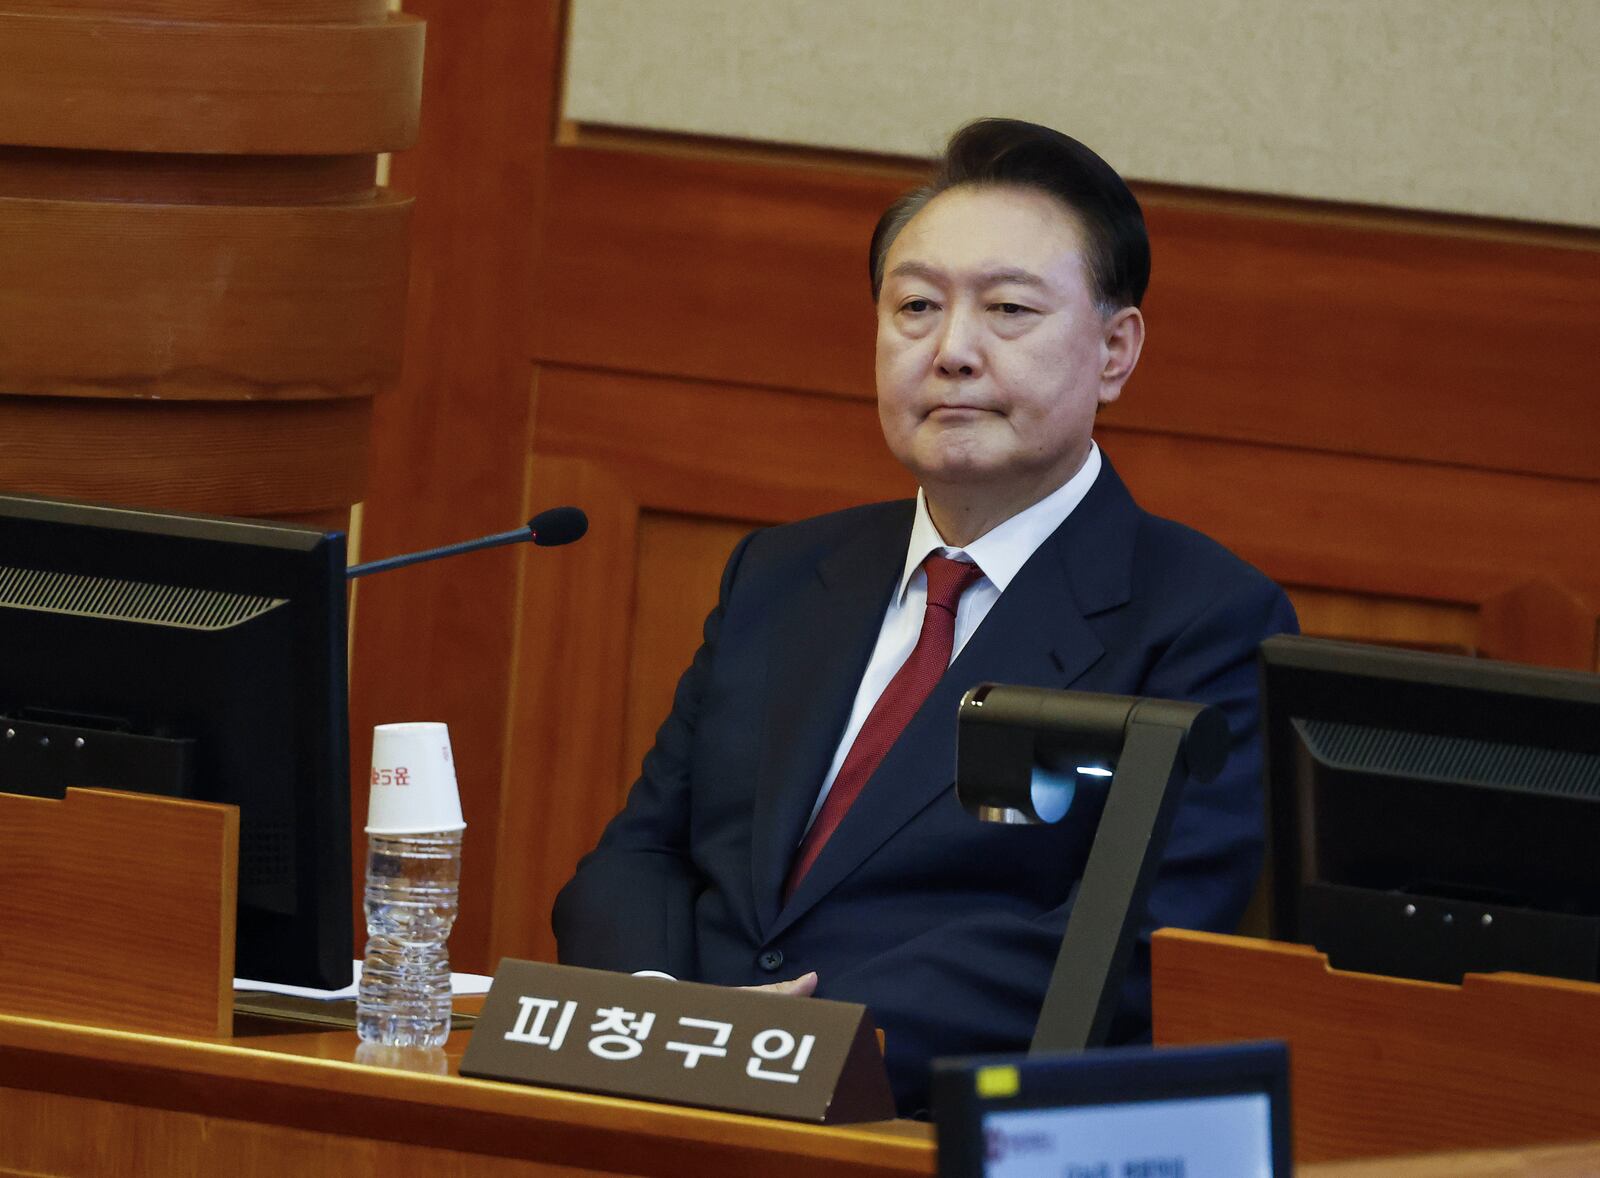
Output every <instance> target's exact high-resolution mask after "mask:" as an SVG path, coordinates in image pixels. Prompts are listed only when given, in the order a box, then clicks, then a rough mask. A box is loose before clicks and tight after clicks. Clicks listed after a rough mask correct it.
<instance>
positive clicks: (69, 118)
mask: <svg viewBox="0 0 1600 1178" xmlns="http://www.w3.org/2000/svg"><path fill="white" fill-rule="evenodd" d="M105 7H106V8H111V7H112V6H110V5H107V6H105ZM256 7H257V8H259V9H263V10H265V9H270V7H271V5H270V4H268V3H262V4H259V5H257V6H256ZM338 7H341V6H334V10H333V13H332V15H320V16H319V17H318V18H316V19H315V20H311V21H306V22H305V23H300V24H290V23H285V22H282V21H273V20H271V19H270V18H269V23H249V22H242V21H238V20H233V21H228V20H222V21H218V20H215V19H209V18H205V17H202V18H201V19H195V20H186V21H175V20H149V19H144V18H142V16H140V15H134V16H132V17H129V16H125V15H124V14H122V13H121V12H120V11H112V12H107V11H105V10H104V9H102V10H101V11H97V12H82V11H79V12H73V11H71V10H67V11H47V12H26V11H22V12H19V11H4V12H0V127H3V128H4V131H3V132H0V134H4V136H5V141H6V142H7V143H12V144H19V145H29V146H39V147H71V148H81V149H87V150H108V149H109V150H122V151H159V152H222V153H237V154H264V155H280V154H290V155H301V154H303V155H342V154H348V153H351V152H374V151H390V150H397V149H399V148H403V147H407V146H409V145H410V144H411V142H412V140H413V139H414V138H415V137H416V130H417V106H418V98H419V87H420V84H421V80H422V78H421V68H420V67H421V65H422V46H423V26H422V22H420V21H418V20H417V19H416V18H415V17H414V16H405V15H401V14H398V13H396V14H389V13H386V12H382V13H377V14H374V19H369V20H366V21H349V20H343V21H341V20H339V19H338V18H339V16H340V15H341V14H340V13H338V11H337V8H338ZM342 7H345V8H348V7H349V6H348V5H344V6H342ZM7 8H8V9H10V8H11V6H10V5H9V4H8V5H7Z"/></svg>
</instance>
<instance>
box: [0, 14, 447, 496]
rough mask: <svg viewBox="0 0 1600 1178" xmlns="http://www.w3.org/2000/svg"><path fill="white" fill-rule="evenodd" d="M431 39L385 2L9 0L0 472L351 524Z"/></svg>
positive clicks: (386, 373)
mask: <svg viewBox="0 0 1600 1178" xmlns="http://www.w3.org/2000/svg"><path fill="white" fill-rule="evenodd" d="M422 46H423V26H422V24H421V22H420V21H418V20H417V19H416V18H414V17H409V16H400V15H394V14H390V13H389V12H388V11H387V6H386V5H385V3H384V2H383V0H0V487H3V488H5V489H8V490H21V491H31V492H36V493H41V494H49V495H61V496H66V497H72V498H82V499H91V500H99V501H105V502H114V503H121V504H133V505H139V506H154V507H169V508H176V509H189V510H197V511H206V512H215V513H222V514H233V515H252V516H269V517H275V518H300V519H308V520H317V521H321V522H326V523H332V524H335V525H339V526H342V524H343V522H344V521H345V520H347V519H348V508H349V506H350V505H351V504H352V503H355V502H356V501H357V500H359V499H360V498H361V497H362V493H363V489H364V486H365V481H366V464H367V449H368V434H369V429H370V425H369V423H370V418H371V404H372V398H373V396H374V395H375V394H377V393H378V392H379V391H380V390H382V389H383V388H384V387H385V386H387V385H390V384H392V383H393V382H394V381H395V379H396V376H397V373H398V371H399V365H400V357H401V340H402V337H403V329H404V315H405V297H406V270H407V252H406V222H407V217H408V214H409V209H410V201H408V200H404V199H399V198H396V197H394V196H391V195H390V194H389V193H387V192H386V191H384V190H382V189H380V188H378V187H377V186H376V184H375V182H374V175H375V161H376V153H378V152H383V151H393V150H398V149H401V148H404V147H407V146H409V145H410V144H411V143H412V141H413V140H414V138H415V136H416V130H417V120H418V110H419V103H420V96H421V72H422Z"/></svg>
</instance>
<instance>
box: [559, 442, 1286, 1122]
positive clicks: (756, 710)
mask: <svg viewBox="0 0 1600 1178" xmlns="http://www.w3.org/2000/svg"><path fill="white" fill-rule="evenodd" d="M913 512H914V504H913V503H912V502H910V501H905V502H897V503H882V504H874V505H871V506H867V507H860V508H854V509H851V510H848V511H842V512H838V513H836V514H833V515H827V516H821V517H818V518H815V519H809V520H804V521H801V522H799V523H795V524H788V525H785V526H782V527H776V528H770V529H765V530H763V531H759V532H756V533H754V534H753V535H751V536H749V537H747V538H746V539H745V540H743V541H742V542H741V543H740V544H739V546H738V547H737V548H736V549H735V550H734V553H733V555H732V557H731V558H730V559H729V561H728V565H727V569H726V572H725V573H724V575H723V579H722V589H721V595H720V599H719V601H718V603H717V606H716V608H715V609H714V610H712V612H711V615H710V617H709V618H708V619H707V620H706V625H705V640H704V643H703V645H702V646H701V647H700V649H699V651H698V653H696V655H695V658H694V662H693V663H692V664H691V666H690V667H689V669H688V671H686V672H685V673H684V675H683V678H682V679H681V680H680V682H679V684H678V689H677V694H676V696H675V699H674V702H673V709H672V714H671V715H670V716H668V717H667V720H666V722H665V723H664V724H663V725H662V726H661V729H660V731H659V732H658V733H657V734H656V743H655V747H654V748H652V749H651V751H650V753H649V755H648V756H647V757H646V758H645V761H644V768H643V774H642V776H641V777H640V778H639V780H638V782H637V783H636V784H635V785H634V787H633V790H632V792H631V793H630V794H629V797H628V801H627V805H626V806H625V807H624V809H623V810H622V812H621V813H620V814H618V815H617V817H616V818H615V819H614V820H613V821H612V822H611V824H610V825H609V826H608V827H607V829H606V831H605V833H604V835H603V836H602V837H601V840H600V843H599V846H598V847H597V848H596V849H595V850H594V851H593V852H591V853H590V854H589V855H588V856H586V857H585V858H584V859H583V860H582V862H581V863H580V864H579V865H578V869H577V872H576V874H575V876H574V877H573V879H572V881H571V882H570V883H568V884H567V886H566V887H565V888H564V889H563V890H562V892H561V895H560V896H559V898H558V899H557V901H556V906H555V913H554V925H555V932H556V937H557V943H558V946H559V952H560V957H561V960H562V961H565V962H568V963H571V964H576V965H586V966H592V967H596V968H601V969H616V970H639V969H660V970H665V971H667V972H668V973H671V974H673V975H675V976H677V977H679V978H685V979H693V980H698V981H705V982H714V983H719V984H727V985H748V984H756V983H764V982H771V981H775V980H778V979H782V978H790V977H795V976H797V975H799V974H802V973H804V972H806V971H807V970H816V971H817V973H818V975H819V977H820V984H819V986H818V990H817V994H818V996H820V997H824V998H838V999H843V1000H846V1001H851V1002H862V1003H865V1004H866V1005H867V1006H868V1007H870V1008H871V1012H872V1015H873V1017H874V1018H875V1019H876V1021H877V1023H878V1025H879V1026H881V1027H883V1029H884V1031H885V1039H886V1058H887V1062H888V1066H889V1073H890V1079H891V1082H892V1084H893V1086H894V1088H895V1094H896V1100H897V1102H898V1104H899V1107H900V1109H901V1111H902V1112H913V1111H915V1110H918V1109H920V1108H923V1107H925V1106H926V1103H927V1099H926V1093H927V1079H928V1062H929V1060H930V1059H932V1058H933V1057H934V1056H938V1055H950V1054H966V1053H976V1052H993V1051H1009V1050H1019V1049H1022V1048H1024V1047H1026V1045H1027V1043H1028V1040H1029V1038H1030V1036H1031V1034H1032V1031H1033V1024H1034V1021H1035V1019H1036V1018H1037V1016H1038V1011H1039V1005H1040V1003H1041V1001H1042V999H1043V996H1044V992H1045V988H1046V986H1047V984H1048V982H1049V978H1050V972H1051V968H1052V966H1053V964H1054V962H1055V957H1056V953H1057V950H1058V949H1059V946H1060V942H1061V935H1062V931H1063V929H1064V928H1065V925H1066V918H1067V914H1068V912H1069V911H1070V907H1071V904H1072V900H1073V895H1074V888H1075V886H1076V884H1077V882H1078V880H1079V878H1080V876H1081V874H1082V871H1083V867H1084V864H1085V861H1086V858H1087V855H1088V850H1089V846H1090V843H1091V840H1092V838H1093V833H1094V826H1095V821H1096V819H1097V816H1098V810H1099V805H1098V803H1099V802H1100V801H1102V800H1103V795H1101V796H1100V797H1098V798H1097V797H1096V796H1095V795H1094V794H1093V793H1092V791H1086V790H1085V789H1083V788H1080V791H1079V794H1078V797H1077V799H1076V800H1075V801H1074V804H1073V808H1072V809H1071V811H1069V813H1068V814H1067V816H1066V817H1065V818H1064V819H1063V820H1062V821H1061V822H1060V823H1058V824H1056V825H1053V826H1041V827H1020V826H996V825H990V824H987V823H980V822H978V821H976V820H975V819H974V818H972V817H971V816H970V815H968V814H967V813H966V811H965V810H963V808H962V807H961V805H960V803H959V802H958V801H957V800H956V797H955V791H954V789H953V786H952V782H953V777H954V767H955V742H956V725H955V714H956V705H957V704H958V702H959V701H960V698H961V696H962V694H963V693H964V692H965V691H966V690H967V689H968V688H970V687H971V686H972V685H973V684H975V683H979V682H982V681H996V682H1001V683H1015V684H1026V685H1032V686H1038V687H1053V688H1075V689H1080V690H1084V691H1099V692H1111V693H1116V694H1121V695H1149V696H1158V697H1166V698H1171V699H1184V700H1195V701H1199V702H1203V703H1209V704H1214V705H1216V706H1217V707H1219V708H1220V709H1221V710H1222V711H1223V713H1224V715H1225V716H1226V718H1227V720H1228V724H1229V727H1230V729H1231V731H1232V734H1233V749H1232V753H1231V756H1230V757H1229V760H1228V763H1227V766H1226V767H1225V769H1224V770H1223V772H1222V773H1221V774H1220V775H1219V776H1218V777H1217V778H1216V780H1214V781H1212V782H1211V783H1209V784H1200V783H1197V782H1192V781H1191V782H1188V783H1186V784H1185V787H1184V793H1183V797H1182V802H1181V806H1180V809H1179V812H1178V815H1177V819H1176V822H1175V825H1174V828H1173V831H1172V836H1171V840H1170V842H1169V844H1168V848H1167V852H1166V855H1165V858H1164V860H1163V864H1162V867H1161V869H1160V872H1159V874H1158V877H1157V880H1156V883H1155V885H1154V888H1153V891H1152V896H1151V903H1150V912H1149V914H1148V917H1147V919H1146V921H1145V922H1144V933H1143V936H1141V939H1140V943H1139V946H1138V948H1137V949H1136V951H1135V961H1134V963H1133V966H1132V967H1131V969H1130V977H1129V982H1128V985H1127V987H1126V989H1125V995H1124V1000H1123V1010H1122V1013H1121V1014H1120V1015H1119V1016H1118V1019H1117V1022H1116V1024H1115V1026H1114V1028H1113V1036H1114V1038H1116V1039H1122V1040H1127V1039H1135V1038H1138V1037H1139V1036H1140V1035H1141V1033H1145V1034H1147V1033H1148V1017H1149V990H1148V986H1149V959H1148V934H1149V931H1150V930H1152V929H1154V928H1158V927H1163V926H1168V925H1175V926H1181V927H1185V928H1198V929H1212V930H1219V931H1231V930H1232V929H1233V928H1234V927H1235V926H1236V924H1237V922H1238V920H1239V917H1240V915H1241V914H1242V913H1243V911H1244V908H1245V904H1246V902H1247V900H1248V898H1249V895H1250V892H1251V889H1252V887H1253V886H1254V881H1255V878H1256V875H1257V872H1258V870H1259V867H1260V857H1261V847H1262V841H1263V815H1262V800H1261V754H1260V745H1259V735H1258V732H1257V673H1256V667H1255V653H1256V648H1257V646H1258V645H1259V644H1260V642H1261V640H1262V639H1263V638H1264V637H1266V636H1267V635H1269V634H1273V633H1278V632H1281V631H1285V630H1293V629H1294V628H1295V621H1294V614H1293V610H1292V609H1291V608H1290V606H1289V603H1288V600H1287V599H1286V598H1285V597H1284V595H1283V593H1282V591H1281V590H1280V589H1279V588H1278V587H1277V586H1276V585H1274V584H1273V583H1272V582H1271V581H1269V580H1267V578H1266V577H1264V576H1263V575H1262V574H1261V573H1259V572H1257V571H1256V570H1255V569H1253V568H1251V567H1250V566H1249V565H1247V564H1245V563H1243V562H1242V561H1240V560H1239V559H1237V558H1236V557H1234V556H1233V555H1231V554H1230V553H1229V552H1227V551H1226V550H1225V549H1223V548H1222V547H1221V546H1219V545H1218V544H1216V543H1215V542H1214V541H1211V540H1209V539H1207V538H1206V537H1204V536H1202V535H1200V534H1199V533H1197V532H1194V531H1192V530H1190V529H1188V528H1185V527H1183V526H1182V525H1180V524H1176V523H1172V522H1171V521H1168V520H1163V519H1159V518H1157V517H1155V516H1152V515H1149V514H1147V513H1146V512H1144V511H1142V510H1141V509H1140V508H1139V507H1138V506H1137V505H1136V504H1135V503H1134V501H1133V499H1132V498H1131V497H1130V496H1129V494H1128V492H1127V490H1126V489H1125V488H1124V487H1123V485H1122V482H1121V480H1120V479H1118V478H1117V476H1116V474H1115V472H1114V471H1113V470H1112V469H1111V465H1110V463H1109V462H1106V463H1105V464H1104V466H1103V468H1102V470H1101V473H1100V476H1099V478H1098V479H1097V480H1096V482H1095V484H1094V486H1093V487H1092V488H1091V489H1090V491H1089V494H1088V495H1087V497H1086V498H1085V499H1084V500H1083V502H1082V503H1080V504H1079V505H1078V507H1077V509H1076V510H1075V511H1074V512H1073V513H1072V515H1071V516H1069V517H1068V518H1067V520H1066V521H1065V522H1064V523H1063V524H1062V525H1061V527H1060V528H1059V529H1057V531H1056V532H1055V533H1054V534H1053V535H1052V536H1051V537H1050V538H1049V539H1048V540H1046V541H1045V543H1044V544H1043V545H1042V546H1041V547H1040V548H1039V550H1038V551H1037V552H1036V553H1035V554H1034V555H1033V557H1032V558H1031V559H1030V560H1029V561H1028V562H1027V564H1025V565H1024V566H1023V568H1022V569H1021V570H1020V571H1019V573H1018V574H1017V576H1016V577H1015V579H1013V581H1012V582H1011V584H1010V585H1009V586H1008V587H1007V588H1006V590H1005V592H1004V593H1002V594H1001V595H1000V598H999V599H998V600H997V601H996V602H995V604H994V606H993V608H992V610H991V611H990V613H989V615H988V617H986V618H985V619H984V621H983V623H982V625H981V626H979V627H978V629H977V631H976V632H975V633H974V634H973V635H972V636H971V638H970V639H969V640H968V642H967V644H966V646H965V647H963V649H962V651H961V653H960V655H959V656H958V657H957V658H956V660H955V661H954V662H953V663H952V664H951V666H950V669H949V670H948V671H947V672H946V674H945V676H944V677H943V679H941V680H940V682H939V684H938V685H937V686H936V687H935V688H934V690H933V692H932V694H931V695H930V696H929V697H928V699H927V701H926V702H925V703H924V705H923V706H922V708H921V710H920V711H919V712H918V713H917V714H916V716H915V717H914V718H913V719H912V720H911V722H910V723H909V724H908V726H907V727H906V729H905V731H904V732H903V733H902V734H901V737H900V739H899V740H898V742H897V743H896V744H895V745H894V747H893V748H891V749H890V751H889V753H888V754H887V755H886V756H885V758H884V759H883V761H882V763H881V764H880V765H879V767H878V769H877V771H876V773H874V774H873V776H872V778H871V780H870V781H868V783H867V785H866V787H865V788H864V789H863V791H862V793H861V795H860V796H859V797H858V798H857V800H856V802H855V804H854V805H853V806H852V807H851V809H850V810H849V812H848V813H847V814H846V815H845V817H844V820H843V821H842V822H841V823H840V825H839V827H838V829H837V830H836V831H835V832H834V834H833V836H832V837H831V838H830V839H829V840H828V842H827V843H826V844H825V845H824V848H823V850H822V853H821V854H820V856H819V857H818V858H817V860H816V863H815V864H814V865H813V866H812V868H811V870H810V871H809V872H808V873H807V875H806V876H805V878H804V879H803V880H802V881H801V883H800V886H799V887H798V889H797V890H796V891H795V893H794V895H793V896H792V897H791V898H790V900H789V901H788V903H785V902H784V900H783V883H784V877H785V874H786V873H787V871H788V869H789V865H790V862H791V861H792V859H793V856H794V853H795V849H796V846H797V845H798V843H799V841H800V838H801V835H802V834H803V832H804V828H805V824H806V820H807V818H808V816H809V814H810V812H811V808H812V806H813V804H814V802H815V800H816V796H817V792H818V790H819V789H820V788H821V784H822V780H823V778H824V776H825V775H826V773H827V770H828V767H829V765H830V763H831V761H832V758H833V755H834V750H835V747H836V746H837V744H838V741H839V739H840V736H841V734H842V733H843V730H844V726H845V723H846V721H847V719H848V717H849V714H850V709H851V705H852V703H853V701H854V698H855V693H856V689H857V687H858V685H859V683H860V680H861V677H862V675H863V674H864V672H865V670H866V666H867V661H868V659H869V658H870V656H871V653H872V650H873V646H874V644H875V643H876V641H877V637H878V631H879V628H880V626H881V624H882V621H883V616H884V611H885V609H886V607H887V605H888V602H889V598H890V594H891V593H892V592H893V590H894V587H895V585H896V582H897V581H898V578H899V575H900V572H901V570H902V568H903V566H904V562H905V555H906V546H907V544H908V542H909V538H910V531H911V523H912V518H913Z"/></svg>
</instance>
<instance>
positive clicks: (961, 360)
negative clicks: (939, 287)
mask: <svg viewBox="0 0 1600 1178" xmlns="http://www.w3.org/2000/svg"><path fill="white" fill-rule="evenodd" d="M978 329H979V325H978V323H977V321H976V318H975V316H974V315H973V314H972V313H971V312H970V311H966V310H963V309H961V308H958V307H957V308H951V310H950V311H949V313H948V314H947V315H946V316H945V319H944V323H943V324H942V326H941V329H940V332H939V354H938V355H937V356H936V357H934V363H935V364H936V365H937V366H938V369H939V375H940V376H952V377H954V376H977V375H978V374H979V373H980V372H981V371H982V370H983V349H982V348H981V347H980V345H979V340H978Z"/></svg>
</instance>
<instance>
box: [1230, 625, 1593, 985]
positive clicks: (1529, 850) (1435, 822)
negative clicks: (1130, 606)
mask: <svg viewBox="0 0 1600 1178" xmlns="http://www.w3.org/2000/svg"><path fill="white" fill-rule="evenodd" d="M1261 658H1262V674H1263V680H1262V682H1263V692H1264V717H1265V720H1264V722H1265V734H1266V766H1267V769H1266V771H1267V787H1268V803H1269V810H1270V831H1271V855H1270V860H1269V863H1270V878H1271V899H1272V920H1271V932H1272V935H1273V936H1274V937H1275V938H1277V939H1279V940H1288V941H1301V942H1305V943H1308V944H1312V945H1315V946H1316V947H1317V948H1318V949H1321V950H1322V951H1323V952H1325V953H1327V954H1328V957H1329V963H1330V964H1331V965H1333V966H1334V967H1335V968H1339V969H1349V970H1359V971H1363V972H1370V973H1382V974H1389V975H1392V976H1398V977H1410V978H1421V979H1425V980H1429V981H1441V982H1459V981H1460V979H1461V975H1462V974H1463V973H1465V972H1474V973H1483V972H1493V971H1496V970H1517V971H1520V972H1525V973H1537V974H1544V975H1549V976H1556V977H1569V978H1581V979H1584V980H1589V981H1593V980H1596V979H1597V978H1600V675H1592V674H1586V673H1584V672H1579V671H1558V670H1550V669H1547V668H1542V667H1530V666H1521V665H1517V664H1511V663H1502V662H1493V661H1489V660H1486V659H1473V658H1467V657H1462V656H1455V655H1442V654H1429V653H1423V652H1417V651H1408V650H1400V649H1395V648H1389V647H1379V646H1365V645H1358V644H1355V643H1347V642H1334V641H1329V640H1324V639H1314V638H1304V637H1292V638H1291V637H1277V638H1269V639H1268V640H1267V641H1266V642H1265V643H1264V644H1263V645H1262V650H1261Z"/></svg>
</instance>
